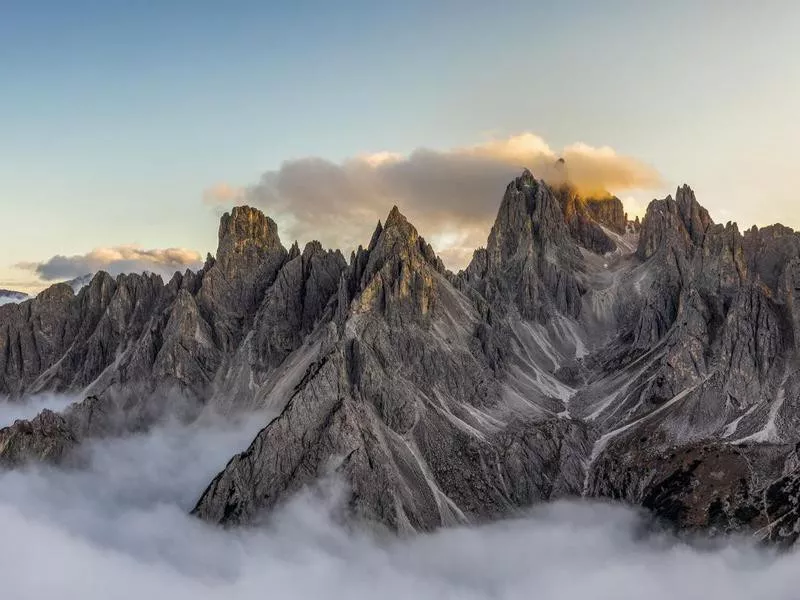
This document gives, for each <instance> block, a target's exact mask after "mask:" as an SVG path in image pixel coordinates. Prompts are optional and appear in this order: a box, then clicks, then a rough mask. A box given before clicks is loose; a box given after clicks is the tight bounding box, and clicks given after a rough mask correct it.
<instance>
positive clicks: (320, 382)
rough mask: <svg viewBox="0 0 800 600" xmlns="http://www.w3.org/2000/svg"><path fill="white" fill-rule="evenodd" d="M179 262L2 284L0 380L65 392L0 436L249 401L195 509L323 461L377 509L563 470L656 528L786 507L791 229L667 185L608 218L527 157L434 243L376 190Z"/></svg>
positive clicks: (796, 381) (287, 487)
mask: <svg viewBox="0 0 800 600" xmlns="http://www.w3.org/2000/svg"><path fill="white" fill-rule="evenodd" d="M218 237H219V244H218V249H217V252H216V254H215V256H213V257H212V256H211V255H209V256H208V257H207V259H206V262H205V265H204V266H203V268H202V269H200V270H199V271H197V272H193V271H186V272H185V273H176V274H175V275H174V276H173V277H172V279H171V280H170V281H169V282H166V283H165V282H164V281H163V280H162V278H161V277H160V276H158V275H153V274H128V275H120V276H118V277H116V278H112V277H111V276H109V275H108V274H106V273H103V272H100V273H97V274H95V275H94V276H93V277H92V278H91V281H89V282H88V284H87V285H86V286H85V287H83V288H81V289H79V291H77V293H76V291H75V290H74V289H73V286H71V285H69V284H56V285H54V286H51V287H50V288H48V289H47V290H45V291H43V292H41V293H40V294H39V295H38V296H36V298H33V299H30V300H26V301H24V302H20V303H15V304H6V305H3V306H0V395H4V396H8V397H9V398H10V399H11V400H10V401H23V400H24V399H25V398H27V397H29V396H31V395H34V394H38V393H42V392H58V393H70V394H77V395H80V396H81V397H83V398H85V399H84V400H82V401H80V402H77V403H75V404H73V405H71V406H70V407H69V408H67V409H66V410H65V411H63V412H62V413H54V412H51V411H47V410H45V411H43V412H42V413H40V414H39V415H38V416H36V417H35V418H33V419H31V420H19V421H17V422H15V423H14V424H13V425H11V426H9V427H6V428H4V429H1V430H0V464H2V465H4V466H5V467H6V468H15V467H18V466H20V465H23V464H25V463H27V462H29V461H48V462H52V463H55V464H58V465H63V466H67V465H71V464H74V463H76V462H77V463H78V464H79V462H80V449H81V445H82V442H83V441H85V440H87V439H92V438H97V437H106V436H117V435H124V434H125V433H127V432H130V431H137V430H141V429H145V428H147V427H149V426H150V425H152V424H153V423H155V422H157V421H158V420H159V419H161V418H163V417H164V416H165V415H171V416H174V415H177V416H178V417H179V418H181V419H185V420H195V419H203V418H206V417H207V415H210V414H214V415H234V414H238V413H242V412H250V411H257V410H264V411H267V412H268V413H269V414H270V415H272V417H271V418H270V419H269V420H267V421H266V422H265V423H264V427H263V429H261V431H260V432H259V433H258V434H257V435H256V436H255V438H254V439H253V440H252V443H251V444H250V446H249V447H248V448H247V449H246V450H245V451H244V452H242V453H240V454H237V455H235V456H233V457H231V459H230V461H229V462H228V464H227V465H226V466H225V468H224V469H223V470H222V471H221V472H220V473H219V474H218V475H217V476H216V477H215V478H214V479H213V480H212V481H210V482H209V485H208V487H207V489H206V490H205V491H204V492H203V493H202V494H201V496H200V497H199V498H198V499H197V503H196V506H195V508H194V510H193V514H195V515H196V516H197V517H198V518H201V519H204V520H206V521H209V522H212V523H220V524H224V525H240V524H241V525H243V524H248V523H253V522H255V521H257V520H258V518H259V516H260V515H263V514H265V513H268V512H269V511H270V510H271V509H272V508H274V507H276V506H277V505H279V504H280V503H281V502H283V501H285V500H286V499H287V498H288V497H289V496H291V495H292V494H293V493H295V492H297V491H299V490H300V489H302V488H304V487H306V486H313V485H315V484H316V483H317V482H319V481H323V480H325V479H326V478H328V477H330V476H335V477H338V478H339V479H341V480H343V481H344V482H345V484H346V487H347V490H348V496H347V497H348V502H347V509H348V513H349V514H350V515H351V516H352V517H354V518H357V519H359V520H365V521H368V522H371V523H377V524H380V525H382V526H385V527H387V528H389V529H391V530H395V531H398V532H413V531H424V530H431V529H435V528H438V527H442V526H450V525H456V524H461V523H475V522H482V521H487V520H492V519H498V518H501V517H505V516H509V515H512V514H515V513H516V512H517V511H519V510H522V509H525V508H527V507H529V506H531V505H534V504H536V503H541V502H546V501H550V500H555V499H560V498H570V497H587V498H606V499H613V500H617V501H622V502H625V503H629V504H633V505H637V506H641V507H644V508H645V509H647V510H649V511H650V512H651V513H653V514H654V515H655V516H656V517H657V518H659V519H661V520H663V521H665V522H668V523H671V524H672V525H674V526H675V527H677V528H678V529H680V530H686V531H705V532H708V533H712V534H713V533H728V532H748V533H752V534H753V535H756V536H757V537H758V538H759V539H764V540H768V541H771V542H775V543H779V544H784V545H790V544H793V543H794V542H795V541H796V539H797V537H798V531H800V517H799V516H798V512H797V504H798V501H799V500H800V456H798V449H800V434H798V433H797V432H798V431H800V406H798V402H799V401H800V360H798V352H797V351H798V341H797V339H798V337H797V336H798V333H800V329H798V328H800V296H798V293H800V234H798V233H795V232H794V231H792V230H791V229H789V228H787V227H783V226H781V225H774V226H771V227H765V228H761V229H759V228H755V227H753V228H752V229H749V230H747V231H745V232H740V231H739V229H738V228H737V226H736V225H735V224H732V223H728V224H725V225H722V224H717V223H714V222H713V220H712V219H711V216H710V215H709V213H708V212H707V211H706V210H705V209H704V208H703V207H702V206H701V205H700V204H699V203H698V202H697V200H696V198H695V194H694V193H693V192H692V190H691V189H690V188H689V187H687V186H682V187H680V188H678V190H677V191H676V194H675V196H674V197H672V196H668V197H667V198H664V199H661V200H655V201H653V202H652V203H651V204H650V205H649V207H648V209H647V212H646V215H645V217H644V218H643V219H642V220H641V222H639V220H636V221H629V220H628V218H627V215H626V214H625V212H624V209H623V207H622V203H621V202H620V201H619V200H618V199H617V198H614V197H612V196H608V197H599V198H586V197H583V196H581V195H580V194H578V193H577V192H576V191H575V190H574V189H572V188H571V187H570V186H568V185H562V186H550V185H548V184H546V183H544V182H543V181H541V180H537V179H536V178H535V177H534V176H533V175H532V174H531V173H530V172H529V171H527V170H526V171H524V172H523V173H522V174H521V175H520V176H519V177H517V178H516V179H515V180H514V181H512V182H510V183H509V184H508V186H507V188H506V190H505V193H504V194H503V196H502V201H501V203H500V207H499V211H498V214H497V218H496V221H495V223H494V225H493V227H492V229H491V232H490V234H489V237H488V240H487V243H486V247H485V248H480V249H478V250H476V251H475V253H474V256H473V258H472V261H471V262H470V264H469V265H468V266H467V268H465V269H464V270H463V271H461V272H459V273H457V274H455V273H452V272H450V271H448V270H447V269H446V268H445V266H444V265H443V263H442V261H441V260H440V259H439V258H438V257H437V255H436V253H435V252H434V250H433V249H432V247H431V246H430V245H429V244H428V243H427V242H425V240H424V239H423V238H422V237H421V236H420V235H419V233H418V232H417V230H416V229H415V228H414V226H413V225H412V224H411V223H409V222H408V220H407V219H406V218H405V217H404V216H403V215H402V214H401V212H400V211H399V210H398V209H397V208H394V209H392V211H391V212H390V214H389V215H388V217H387V218H386V220H385V221H384V222H383V223H378V225H377V227H376V229H375V232H374V234H373V235H372V238H371V240H370V241H369V243H368V244H367V245H366V246H365V247H359V248H358V249H357V250H356V251H355V252H353V253H352V254H351V255H350V256H349V257H348V258H346V257H345V256H344V254H343V253H342V252H340V251H338V250H327V249H325V248H323V247H322V245H321V244H320V243H318V242H310V243H308V244H306V245H305V247H304V248H302V249H301V248H300V247H299V246H298V244H297V243H295V244H294V245H292V246H291V247H290V248H288V249H287V248H286V247H285V246H284V245H283V243H282V242H281V240H280V237H279V234H278V228H277V226H276V224H275V222H274V221H272V220H271V219H270V218H268V217H266V216H265V215H264V214H262V213H261V212H260V211H258V210H256V209H254V208H250V207H247V206H242V207H236V208H234V209H232V211H231V212H230V213H228V214H225V215H224V216H223V217H222V219H221V222H220V227H219V236H218Z"/></svg>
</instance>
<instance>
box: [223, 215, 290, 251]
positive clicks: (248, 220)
mask: <svg viewBox="0 0 800 600" xmlns="http://www.w3.org/2000/svg"><path fill="white" fill-rule="evenodd" d="M276 249H282V250H284V251H285V249H284V248H283V245H282V244H281V239H280V236H279V235H278V225H277V224H276V223H275V221H273V220H272V219H271V218H269V217H267V216H266V215H264V213H263V212H261V211H260V210H258V209H257V208H253V207H250V206H236V207H234V208H233V209H232V210H231V212H229V213H225V214H224V215H222V218H221V219H220V223H219V245H218V247H217V256H216V258H217V261H220V262H222V263H223V264H225V263H227V262H229V261H230V260H232V259H233V257H234V256H236V255H250V256H252V255H254V254H255V255H258V254H263V253H264V252H269V251H273V250H276Z"/></svg>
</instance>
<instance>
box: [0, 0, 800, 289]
mask: <svg viewBox="0 0 800 600" xmlns="http://www.w3.org/2000/svg"><path fill="white" fill-rule="evenodd" d="M798 29H800V5H798V4H797V3H794V2H788V1H785V2H782V1H768V0H767V1H762V2H759V3H755V2H741V3H738V2H737V3H733V2H722V1H719V2H714V1H711V0H709V1H707V2H702V3H701V2H672V3H661V2H645V1H642V2H634V1H633V0H631V1H629V2H620V1H617V2H615V1H609V2H568V1H567V2H553V1H550V2H533V1H529V2H521V1H520V2H517V1H513V0H503V1H499V2H495V3H486V2H478V1H473V0H462V1H458V2H456V1H452V0H440V1H438V2H421V1H416V0H412V1H408V2H401V3H388V2H375V1H374V0H373V1H372V2H356V1H352V2H348V1H343V2H338V3H331V2H310V1H305V2H304V1H297V2H291V3H283V2H281V3H273V2H244V1H242V2H225V3H222V2H205V1H193V2H177V1H172V2H170V1H167V0H164V1H161V2H144V1H142V2H132V1H128V2H122V1H110V2H107V1H106V2H101V1H99V0H98V1H92V2H90V1H81V0H77V1H74V2H43V1H42V2H39V1H36V0H31V1H25V2H23V1H16V0H6V1H4V2H0V182H2V187H0V202H1V204H0V215H1V216H2V221H3V223H5V224H6V227H5V228H4V235H3V236H2V239H0V256H1V257H2V259H1V260H0V287H2V286H3V285H6V284H7V285H6V287H8V286H9V285H13V284H18V287H23V286H24V285H25V284H29V285H30V284H33V283H34V282H33V280H34V279H35V276H34V274H32V273H30V272H26V271H25V270H21V269H19V268H15V267H13V265H14V264H16V263H19V262H29V261H43V260H46V259H48V258H49V257H51V256H53V255H56V254H65V255H72V254H83V253H86V252H88V251H90V250H91V249H93V248H98V247H113V246H118V245H125V244H137V245H141V246H143V247H145V248H165V247H173V246H174V247H186V248H191V249H195V250H198V251H200V252H202V253H205V252H206V251H213V250H214V246H215V234H216V219H217V216H218V215H217V212H218V209H216V210H215V209H212V208H209V207H208V206H206V205H204V204H203V203H202V201H201V198H202V195H203V190H205V189H206V188H208V187H209V186H212V185H214V184H216V183H218V182H229V183H230V184H232V185H236V186H245V185H248V184H252V183H255V182H257V181H258V179H259V177H260V175H261V174H262V173H263V172H265V171H270V170H274V169H277V168H279V167H280V165H281V163H282V161H284V160H287V159H296V158H302V157H308V156H318V157H322V158H325V159H328V160H330V161H334V162H337V161H342V160H344V159H347V158H348V157H353V156H357V155H361V154H369V153H374V152H379V151H392V152H398V153H409V152H411V151H412V150H414V149H415V148H419V147H425V148H433V149H438V150H442V151H446V150H448V149H450V148H457V147H464V146H469V145H472V144H478V143H481V142H485V141H487V140H489V139H492V138H503V137H507V136H512V135H516V134H519V133H522V132H532V133H534V134H536V135H538V136H540V137H541V138H543V139H544V140H546V142H547V143H548V144H549V145H550V146H552V147H553V148H563V147H564V146H566V145H568V144H572V143H575V142H583V143H586V144H590V145H592V146H605V145H608V146H611V147H613V148H614V149H615V150H616V151H617V152H619V153H622V154H624V155H627V156H631V157H635V158H636V159H638V160H640V161H642V162H644V163H646V164H648V165H652V166H653V167H655V168H656V169H657V170H658V171H659V172H660V173H661V175H662V178H663V186H662V187H663V189H658V190H644V191H639V190H636V191H634V192H632V193H633V194H634V195H637V194H638V195H641V196H642V199H645V198H649V197H651V196H653V195H657V194H659V193H661V192H663V191H664V190H671V189H674V187H675V186H676V185H677V184H678V183H682V182H684V181H686V182H688V183H689V184H690V185H692V186H693V187H694V188H695V190H696V192H697V194H698V198H699V199H700V200H701V202H703V203H704V204H705V205H707V206H708V207H709V209H710V210H711V211H712V215H713V216H715V217H716V219H717V220H723V221H724V220H727V219H729V218H732V219H736V220H739V221H740V224H742V225H749V224H752V223H754V222H756V223H759V224H766V223H768V222H772V221H776V220H780V221H782V222H784V223H786V224H789V225H793V226H795V227H799V226H800V210H798V209H797V208H796V199H795V194H796V192H795V189H796V186H795V185H794V181H793V180H794V173H795V170H796V163H797V158H798V153H797V150H796V144H797V142H796V140H797V139H798V138H800V125H799V124H798V123H800V121H798V119H797V116H796V107H798V106H800V60H798V58H797V57H798V56H800V41H798V40H800V37H798V35H797V31H798ZM501 191H502V190H498V197H497V198H488V199H487V202H488V203H493V204H497V203H498V202H499V194H500V193H501ZM621 195H622V194H621ZM9 224H11V225H9ZM424 233H426V232H425V231H423V234H424ZM285 241H290V240H285Z"/></svg>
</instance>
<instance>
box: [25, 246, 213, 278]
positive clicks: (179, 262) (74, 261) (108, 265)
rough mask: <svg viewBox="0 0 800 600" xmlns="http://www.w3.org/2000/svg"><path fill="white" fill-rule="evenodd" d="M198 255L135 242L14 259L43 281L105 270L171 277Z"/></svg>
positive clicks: (196, 263) (195, 264) (198, 260)
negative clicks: (41, 257) (37, 259)
mask: <svg viewBox="0 0 800 600" xmlns="http://www.w3.org/2000/svg"><path fill="white" fill-rule="evenodd" d="M202 265H203V261H202V257H201V256H200V253H199V252H196V251H195V250H188V249H186V248H157V249H149V250H148V249H144V248H141V247H139V246H134V245H130V246H114V247H111V248H95V249H94V250H92V251H91V252H87V253H86V254H76V255H73V256H62V255H56V256H53V257H52V258H49V259H47V260H46V261H43V262H38V263H32V262H25V263H18V264H17V265H16V266H17V268H20V269H26V270H29V271H32V272H34V273H36V275H38V276H39V277H40V278H41V279H42V280H44V281H62V280H65V279H74V278H76V277H81V276H82V275H86V274H88V273H96V272H97V271H107V272H108V273H109V274H111V275H115V276H116V275H119V274H120V273H141V272H143V271H149V272H151V273H156V274H158V275H161V276H163V277H166V278H169V277H171V276H172V275H173V274H174V273H175V271H184V270H185V269H199V268H200V267H201V266H202Z"/></svg>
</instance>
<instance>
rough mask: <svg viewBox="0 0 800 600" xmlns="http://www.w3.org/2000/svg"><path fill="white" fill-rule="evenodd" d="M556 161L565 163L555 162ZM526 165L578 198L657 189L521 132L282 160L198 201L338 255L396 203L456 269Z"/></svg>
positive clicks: (585, 153) (642, 171)
mask: <svg viewBox="0 0 800 600" xmlns="http://www.w3.org/2000/svg"><path fill="white" fill-rule="evenodd" d="M558 158H564V159H565V161H566V162H565V163H564V164H563V165H559V164H557V161H558ZM526 167H527V168H529V169H531V171H533V173H534V175H536V176H537V177H539V178H542V179H545V180H546V181H549V182H552V183H561V182H563V181H564V180H565V179H567V180H569V182H570V183H571V184H572V185H574V186H576V187H577V188H578V189H579V190H581V191H583V192H585V193H593V194H597V193H606V192H612V193H620V192H623V191H626V190H630V189H647V188H653V187H657V186H658V184H659V176H658V173H657V172H656V171H655V170H654V169H653V168H651V167H649V166H648V165H646V164H643V163H642V162H640V161H638V160H636V159H634V158H631V157H627V156H622V155H620V154H618V153H616V152H615V151H614V150H613V149H611V148H609V147H599V148H597V147H593V146H589V145H587V144H583V143H576V144H572V145H570V146H567V147H566V148H564V149H563V150H562V151H561V152H556V151H554V150H552V149H551V148H550V146H548V144H547V143H546V142H545V141H544V140H543V139H542V138H541V137H539V136H536V135H534V134H532V133H523V134H520V135H516V136H511V137H509V138H505V139H501V140H492V141H489V142H485V143H482V144H477V145H473V146H467V147H461V148H454V149H451V150H444V151H442V150H430V149H418V150H415V151H414V152H412V153H411V154H409V155H401V154H397V153H392V152H379V153H375V154H368V155H362V156H358V157H355V158H353V159H350V160H346V161H344V162H342V163H333V162H331V161H328V160H325V159H322V158H314V157H310V158H301V159H296V160H290V161H286V162H284V163H283V164H282V165H281V166H280V168H279V169H277V170H274V171H268V172H266V173H264V175H263V176H262V177H261V180H260V181H259V182H258V183H257V184H255V185H252V186H250V187H246V188H239V187H237V186H232V185H227V184H218V185H216V186H214V187H213V188H211V189H209V190H206V192H205V193H204V194H203V198H204V201H205V202H206V203H209V204H219V205H223V206H229V205H232V204H241V203H246V204H251V205H254V206H259V207H260V208H262V209H264V210H265V212H266V213H267V214H269V215H270V216H272V217H273V218H275V219H276V220H277V221H278V222H279V224H280V225H281V228H282V232H284V239H299V240H302V241H305V240H309V239H319V240H320V241H321V242H322V243H323V244H325V245H326V246H331V247H338V248H342V249H344V250H347V249H350V248H354V247H356V246H358V245H359V244H365V243H366V242H367V241H368V240H369V236H370V234H371V232H372V229H373V228H374V226H375V223H376V222H377V220H378V219H383V218H385V216H386V214H387V213H388V212H389V210H390V209H391V207H392V205H394V204H397V205H398V206H399V207H400V209H401V211H402V212H403V213H404V214H406V216H407V217H408V218H409V219H410V220H411V221H412V222H413V223H414V224H415V225H416V226H417V228H418V229H419V230H420V233H421V234H422V235H424V236H426V237H427V238H428V239H429V241H430V242H431V244H432V245H433V246H434V248H436V250H437V252H439V253H440V254H441V255H442V258H443V260H445V262H446V264H447V265H448V266H449V267H450V268H453V269H458V268H461V267H463V266H464V265H466V263H467V262H468V260H469V258H470V257H471V255H472V251H473V250H474V249H475V248H477V247H479V246H481V245H484V244H485V243H486V237H487V234H488V231H489V228H490V227H491V224H492V222H493V220H494V217H495V215H496V213H497V209H498V206H499V204H500V200H501V199H502V195H503V191H504V190H505V187H506V185H507V184H508V182H509V181H510V180H511V179H512V178H513V177H515V176H517V175H519V173H520V171H521V170H522V169H523V168H526Z"/></svg>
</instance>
